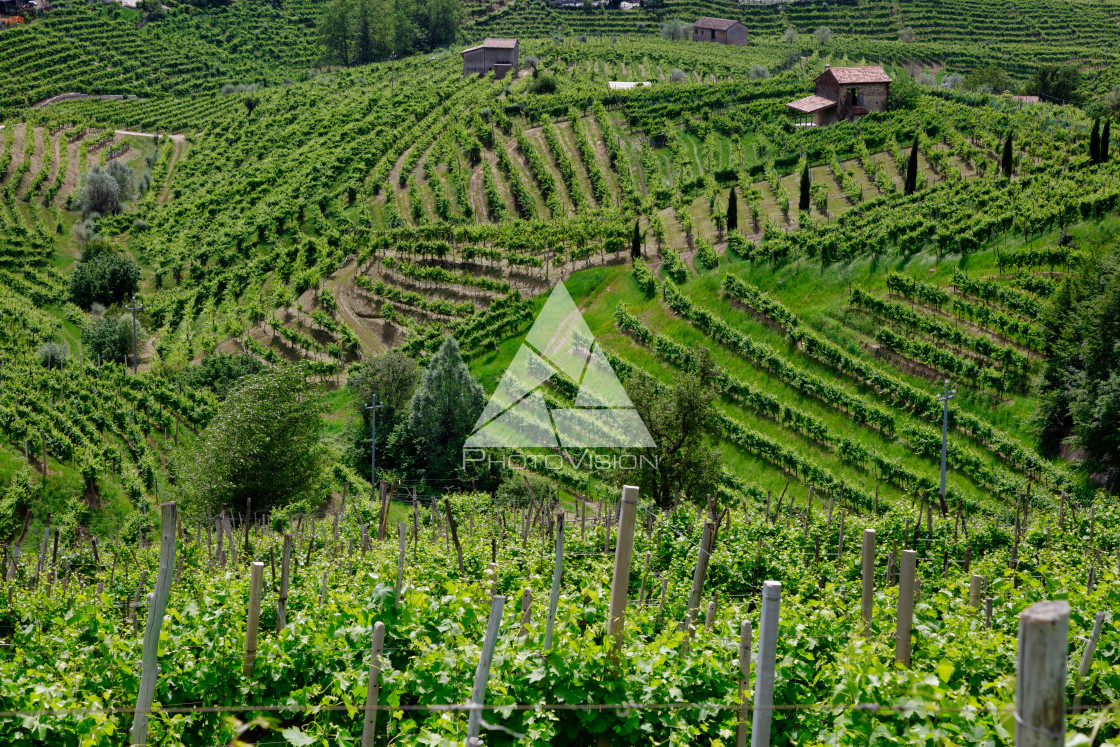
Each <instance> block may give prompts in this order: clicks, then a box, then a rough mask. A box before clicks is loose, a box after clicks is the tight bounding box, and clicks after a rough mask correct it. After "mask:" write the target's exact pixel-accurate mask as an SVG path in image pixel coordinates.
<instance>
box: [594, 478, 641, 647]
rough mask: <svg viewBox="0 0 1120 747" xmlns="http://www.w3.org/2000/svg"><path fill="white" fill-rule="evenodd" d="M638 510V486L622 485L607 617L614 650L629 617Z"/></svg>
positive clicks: (619, 643) (608, 630) (620, 644)
mask: <svg viewBox="0 0 1120 747" xmlns="http://www.w3.org/2000/svg"><path fill="white" fill-rule="evenodd" d="M600 505H601V504H600ZM637 510H638V488H637V487H635V486H634V485H624V486H623V487H622V512H621V516H620V518H619V522H618V538H617V541H616V543H615V551H614V575H613V576H612V577H611V602H610V613H609V617H608V618H607V635H610V636H613V637H614V639H615V651H617V650H618V649H620V648H621V647H622V628H623V625H624V622H625V617H626V594H627V591H628V590H629V586H630V557H631V555H632V554H633V552H634V518H635V515H636V513H637ZM608 532H609V530H608ZM608 536H609V534H608Z"/></svg>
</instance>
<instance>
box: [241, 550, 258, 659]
mask: <svg viewBox="0 0 1120 747" xmlns="http://www.w3.org/2000/svg"><path fill="white" fill-rule="evenodd" d="M263 583H264V563H253V565H252V568H251V569H250V570H249V618H248V620H246V622H245V663H244V666H242V668H241V669H242V674H244V675H245V676H246V677H249V676H251V675H252V674H253V663H254V662H255V661H256V658H257V629H258V627H259V625H260V621H261V586H262V585H263Z"/></svg>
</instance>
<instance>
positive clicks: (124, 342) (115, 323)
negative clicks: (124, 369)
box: [82, 314, 148, 362]
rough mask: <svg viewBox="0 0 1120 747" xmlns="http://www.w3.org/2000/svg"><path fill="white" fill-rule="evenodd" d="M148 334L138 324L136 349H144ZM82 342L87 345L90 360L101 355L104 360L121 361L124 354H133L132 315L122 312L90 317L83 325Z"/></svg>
mask: <svg viewBox="0 0 1120 747" xmlns="http://www.w3.org/2000/svg"><path fill="white" fill-rule="evenodd" d="M147 338H148V334H147V331H146V330H145V329H144V327H143V326H142V325H141V324H140V323H139V322H137V324H136V349H137V350H143V348H144V344H145V342H146V341H147ZM82 344H83V345H85V347H86V351H87V354H88V355H89V357H90V360H94V359H95V358H96V357H97V356H101V360H103V361H106V362H108V361H120V360H121V358H122V357H123V356H126V355H127V356H129V357H131V356H132V350H133V347H132V317H131V316H126V315H124V314H121V315H120V316H117V317H108V316H102V317H97V318H93V319H90V320H89V321H88V322H86V323H85V325H84V326H83V327H82Z"/></svg>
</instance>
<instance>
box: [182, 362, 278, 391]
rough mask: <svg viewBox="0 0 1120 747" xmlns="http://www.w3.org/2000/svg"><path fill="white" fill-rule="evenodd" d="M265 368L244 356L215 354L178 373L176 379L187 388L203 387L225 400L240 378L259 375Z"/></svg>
mask: <svg viewBox="0 0 1120 747" xmlns="http://www.w3.org/2000/svg"><path fill="white" fill-rule="evenodd" d="M264 368H265V365H264V364H263V363H261V361H260V360H259V359H258V358H255V357H254V356H251V355H245V354H233V353H216V354H214V355H208V356H206V357H205V358H203V359H202V362H201V363H199V364H198V365H195V366H187V367H186V368H184V369H183V370H182V371H180V372H179V376H178V379H179V381H180V382H182V383H183V384H186V385H187V386H189V387H205V388H207V389H209V390H210V391H212V392H214V394H216V395H218V398H219V399H225V398H226V397H227V396H228V395H229V392H230V390H231V389H232V388H233V386H234V384H236V383H237V382H238V381H239V380H240V379H241V377H243V376H251V375H252V374H256V373H260V372H261V371H263V370H264Z"/></svg>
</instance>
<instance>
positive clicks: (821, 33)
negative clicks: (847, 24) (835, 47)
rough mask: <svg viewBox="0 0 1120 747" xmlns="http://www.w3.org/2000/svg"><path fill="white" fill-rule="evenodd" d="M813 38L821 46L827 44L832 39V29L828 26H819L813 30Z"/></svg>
mask: <svg viewBox="0 0 1120 747" xmlns="http://www.w3.org/2000/svg"><path fill="white" fill-rule="evenodd" d="M813 39H814V40H815V41H816V42H817V44H819V45H821V46H824V45H825V44H828V43H829V42H830V41H832V29H830V28H829V27H828V26H821V27H820V28H819V29H817V30H816V31H814V32H813Z"/></svg>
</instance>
